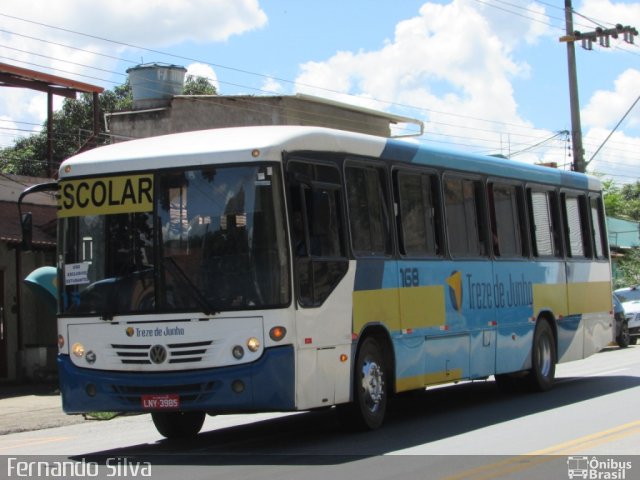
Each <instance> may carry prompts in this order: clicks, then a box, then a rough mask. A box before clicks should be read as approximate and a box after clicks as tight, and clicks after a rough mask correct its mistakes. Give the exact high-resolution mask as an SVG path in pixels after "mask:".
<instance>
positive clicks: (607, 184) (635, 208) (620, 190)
mask: <svg viewBox="0 0 640 480" xmlns="http://www.w3.org/2000/svg"><path fill="white" fill-rule="evenodd" d="M602 185H603V191H604V204H605V209H606V211H607V215H609V216H611V217H617V218H626V219H629V220H635V221H640V181H636V183H627V184H625V185H623V186H622V187H620V186H618V185H616V184H614V183H613V182H612V181H611V180H605V181H603V182H602Z"/></svg>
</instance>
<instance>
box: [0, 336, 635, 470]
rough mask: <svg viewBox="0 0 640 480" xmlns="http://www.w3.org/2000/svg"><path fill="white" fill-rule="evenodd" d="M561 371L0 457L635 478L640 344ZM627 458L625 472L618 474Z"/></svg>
mask: <svg viewBox="0 0 640 480" xmlns="http://www.w3.org/2000/svg"><path fill="white" fill-rule="evenodd" d="M557 376H558V381H557V384H556V386H555V388H554V389H553V390H552V391H550V392H547V393H543V394H504V393H501V392H499V391H498V390H497V389H496V388H495V384H494V383H493V382H492V381H486V382H474V383H465V384H461V385H457V386H447V387H441V388H433V389H428V390H427V391H425V392H419V393H412V394H407V395H402V396H400V397H398V398H396V399H395V400H394V401H393V402H392V404H391V405H390V412H389V418H388V421H387V422H386V424H385V426H384V427H383V428H382V429H380V430H378V431H374V432H368V433H350V432H345V431H343V430H342V429H341V428H340V425H339V424H338V422H337V420H336V418H335V415H334V413H333V411H332V410H324V411H317V412H305V413H295V414H258V415H233V416H220V417H210V418H208V419H207V421H206V423H205V426H204V428H203V432H202V433H201V434H200V435H199V436H198V437H197V438H196V439H194V440H190V441H187V442H185V441H182V442H171V441H167V440H164V439H162V437H160V435H159V434H157V432H156V431H155V428H154V427H153V424H152V422H151V419H150V418H149V416H148V415H140V416H134V417H123V418H117V419H114V420H111V421H109V422H83V423H80V424H76V425H69V426H63V427H57V428H49V429H44V430H37V431H31V432H22V433H13V434H7V435H4V436H0V455H2V456H3V457H2V460H3V461H4V462H8V461H9V460H10V459H11V458H14V460H12V462H14V464H13V468H9V467H8V465H7V464H5V465H0V478H17V476H16V474H17V472H18V470H17V467H16V464H15V462H20V461H25V462H29V461H37V460H38V459H44V461H46V462H49V463H50V464H52V463H55V462H66V461H69V462H73V463H74V464H75V465H78V464H80V465H82V464H83V463H84V464H85V466H86V465H88V466H89V468H91V467H93V466H95V467H96V468H98V471H99V476H98V477H96V478H134V477H135V478H141V477H144V476H146V475H145V473H149V474H150V475H151V477H152V478H154V479H156V478H163V479H164V478H166V479H175V478H181V477H184V478H194V479H199V478H203V479H204V478H233V479H234V480H236V479H257V478H279V479H283V480H284V479H301V478H302V479H304V480H311V479H315V478H322V479H327V478H329V479H342V478H349V479H351V480H359V479H367V480H371V479H378V478H380V479H383V478H384V479H388V478H398V479H404V478H411V479H414V478H415V479H417V478H428V479H432V478H434V479H435V478H451V479H453V478H456V479H464V478H514V479H516V478H517V479H526V478H532V479H554V478H559V479H565V478H569V477H568V471H569V470H568V469H569V468H570V467H575V466H579V465H580V464H581V463H580V462H582V465H584V463H585V462H586V461H592V460H593V459H596V460H595V461H596V463H594V464H593V466H595V467H597V469H598V471H596V473H598V472H600V473H601V475H600V477H598V478H624V479H625V480H627V479H634V478H638V479H640V456H636V455H638V453H639V452H640V408H639V403H638V401H639V399H640V346H638V347H630V348H628V349H626V350H619V349H617V348H611V349H607V350H605V351H603V352H601V353H599V354H597V355H594V356H592V357H590V358H589V359H586V360H582V361H578V362H572V363H569V364H563V365H559V366H558V372H557ZM585 458H586V459H587V460H585ZM597 462H600V463H599V464H598V463H597ZM616 462H622V463H616ZM624 462H630V463H629V464H627V463H624ZM620 465H622V467H624V468H622V470H624V472H623V473H624V477H621V476H620V477H612V476H611V473H612V472H613V469H615V468H617V467H618V466H620ZM27 466H28V465H27ZM25 468H26V467H25ZM145 468H146V470H145ZM589 468H591V467H589ZM609 470H611V471H609ZM622 470H621V469H620V468H618V470H617V472H618V474H619V475H620V474H621V472H622ZM32 473H33V472H32ZM84 473H85V474H86V473H87V472H84ZM88 473H92V471H89V472H88ZM574 473H578V474H580V473H581V470H580V471H576V472H574ZM3 475H4V476H3ZM91 476H92V475H91ZM92 477H93V476H92ZM67 478H88V476H87V475H85V477H78V476H70V477H67Z"/></svg>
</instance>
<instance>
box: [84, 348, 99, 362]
mask: <svg viewBox="0 0 640 480" xmlns="http://www.w3.org/2000/svg"><path fill="white" fill-rule="evenodd" d="M97 358H98V357H97V356H96V353H95V352H94V351H93V350H89V351H88V352H87V354H86V355H85V356H84V359H85V360H86V361H87V363H88V364H89V365H93V364H94V363H96V360H97Z"/></svg>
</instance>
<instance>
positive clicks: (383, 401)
mask: <svg viewBox="0 0 640 480" xmlns="http://www.w3.org/2000/svg"><path fill="white" fill-rule="evenodd" d="M386 368H387V366H386V365H385V364H384V356H383V354H382V351H381V349H380V346H379V344H378V342H377V341H376V340H375V339H374V338H373V337H367V338H365V339H364V341H363V342H362V345H361V346H360V349H359V350H358V354H357V355H356V363H355V367H354V375H353V402H352V403H349V404H346V405H339V406H338V407H339V408H338V413H339V414H340V417H341V420H342V422H343V423H345V424H346V425H347V426H349V427H351V428H352V429H356V430H375V429H376V428H379V427H380V426H381V425H382V423H383V422H384V417H385V413H386V410H387V398H388V390H387V384H386V377H387V375H386Z"/></svg>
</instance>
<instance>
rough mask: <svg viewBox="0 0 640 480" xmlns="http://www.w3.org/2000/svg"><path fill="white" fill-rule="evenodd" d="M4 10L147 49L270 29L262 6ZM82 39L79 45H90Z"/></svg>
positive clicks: (202, 2)
mask: <svg viewBox="0 0 640 480" xmlns="http://www.w3.org/2000/svg"><path fill="white" fill-rule="evenodd" d="M2 7H3V11H4V13H8V14H10V15H13V16H16V17H20V18H25V19H29V20H31V21H33V22H42V23H46V24H48V25H54V26H59V27H64V29H65V30H69V31H76V32H83V33H87V34H91V35H94V36H96V37H101V38H108V39H117V40H118V41H119V42H123V43H133V44H138V45H142V46H145V47H163V46H167V45H173V44H176V43H180V42H184V41H195V42H210V41H215V42H219V41H225V40H228V39H229V37H231V36H233V35H239V34H242V33H245V32H247V31H250V30H253V29H256V28H261V27H263V26H265V25H266V23H267V16H266V14H265V13H264V11H263V10H262V9H261V8H260V5H259V4H258V0H234V1H233V2H229V1H227V0H190V1H188V2H185V1H183V0H154V1H152V2H150V1H148V0H111V1H109V2H100V3H99V4H96V3H95V2H93V1H87V0H56V1H55V2H41V1H39V0H4V1H3V5H2ZM32 27H35V23H34V24H32ZM22 30H24V27H23V28H22ZM114 32H117V35H114ZM60 33H61V31H60V30H59V31H58V32H57V33H56V37H57V36H58V34H60ZM114 37H117V38H114ZM80 38H81V40H80V42H81V43H86V42H87V40H86V39H84V40H82V37H80ZM116 48H121V46H117V47H116Z"/></svg>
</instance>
